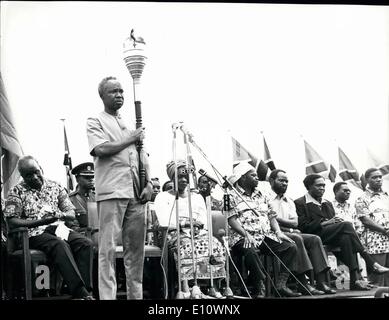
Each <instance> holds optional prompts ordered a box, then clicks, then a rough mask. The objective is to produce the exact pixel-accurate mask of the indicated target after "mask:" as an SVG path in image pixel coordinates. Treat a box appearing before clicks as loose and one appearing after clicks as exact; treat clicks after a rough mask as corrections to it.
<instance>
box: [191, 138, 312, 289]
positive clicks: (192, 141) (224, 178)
mask: <svg viewBox="0 0 389 320" xmlns="http://www.w3.org/2000/svg"><path fill="white" fill-rule="evenodd" d="M190 138H191V143H192V145H193V146H195V148H196V149H197V150H198V151H199V152H200V154H201V155H202V156H203V157H204V159H205V160H206V161H207V162H208V163H209V164H210V165H211V166H212V168H213V170H214V171H215V173H216V174H217V175H219V176H220V177H223V176H222V175H221V174H220V172H219V171H218V170H217V169H216V168H215V166H214V165H213V164H212V163H211V161H210V160H209V159H208V157H207V156H206V154H205V153H204V151H203V150H202V149H201V148H200V147H199V146H198V145H197V144H196V142H195V141H194V140H193V136H190ZM219 176H218V178H219ZM223 180H224V185H225V189H226V191H227V187H230V188H231V190H233V191H234V192H235V194H236V195H237V196H238V197H239V198H240V200H242V202H244V203H245V205H246V206H247V207H248V208H249V209H250V210H251V211H252V212H253V213H254V214H255V215H256V216H259V214H258V212H257V211H256V210H255V209H253V208H252V207H251V206H250V205H249V204H248V203H247V201H246V200H245V199H244V198H243V197H242V195H241V194H240V192H239V191H238V190H236V188H235V187H234V186H233V185H232V183H231V182H230V181H228V179H227V178H226V177H223ZM226 221H228V220H227V218H226ZM227 225H228V222H226V226H227ZM226 230H228V228H226ZM227 232H228V231H227ZM263 243H264V244H265V246H266V247H267V249H268V250H269V251H270V252H271V254H272V255H273V256H274V257H276V259H277V260H278V262H279V263H280V264H281V266H283V267H284V268H285V270H286V271H287V272H288V273H289V274H290V275H291V276H292V277H293V278H294V279H295V280H296V282H297V283H298V284H299V285H301V286H303V287H305V286H304V285H303V284H302V283H301V282H300V281H299V280H298V279H297V277H296V276H295V275H294V274H293V272H292V271H291V270H290V269H289V268H288V267H287V266H286V265H285V263H283V262H282V260H281V258H280V257H279V256H278V255H277V254H276V253H275V252H274V251H273V250H272V249H271V248H270V247H269V245H267V244H266V242H263ZM231 260H232V259H231ZM227 266H228V264H227ZM226 280H227V278H226ZM275 290H276V291H277V289H276V288H275ZM277 294H278V295H280V294H279V293H278V291H277ZM310 295H312V294H310Z"/></svg>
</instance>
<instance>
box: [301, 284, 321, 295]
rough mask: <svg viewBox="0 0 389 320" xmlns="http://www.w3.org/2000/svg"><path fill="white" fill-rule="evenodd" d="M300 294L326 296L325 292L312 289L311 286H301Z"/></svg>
mask: <svg viewBox="0 0 389 320" xmlns="http://www.w3.org/2000/svg"><path fill="white" fill-rule="evenodd" d="M299 292H301V294H302V295H303V296H310V295H312V296H320V295H322V294H324V291H321V290H318V289H316V288H315V287H312V286H311V285H310V284H308V283H307V284H306V285H304V287H303V286H300V288H299Z"/></svg>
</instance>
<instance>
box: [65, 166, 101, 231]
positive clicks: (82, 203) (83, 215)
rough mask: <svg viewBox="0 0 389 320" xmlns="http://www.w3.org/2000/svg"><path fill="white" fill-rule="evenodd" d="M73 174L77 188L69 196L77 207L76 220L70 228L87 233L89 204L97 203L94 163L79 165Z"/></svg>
mask: <svg viewBox="0 0 389 320" xmlns="http://www.w3.org/2000/svg"><path fill="white" fill-rule="evenodd" d="M72 174H74V175H75V176H76V180H77V187H76V190H75V191H73V192H71V193H70V194H69V198H70V201H71V202H72V203H73V205H74V206H75V207H76V210H75V212H76V220H74V222H73V224H72V225H71V226H69V227H71V228H72V229H73V230H76V231H78V232H85V231H86V228H87V227H88V202H95V201H96V200H95V183H94V174H95V172H94V166H93V163H92V162H84V163H81V164H79V165H78V166H76V167H74V169H73V170H72Z"/></svg>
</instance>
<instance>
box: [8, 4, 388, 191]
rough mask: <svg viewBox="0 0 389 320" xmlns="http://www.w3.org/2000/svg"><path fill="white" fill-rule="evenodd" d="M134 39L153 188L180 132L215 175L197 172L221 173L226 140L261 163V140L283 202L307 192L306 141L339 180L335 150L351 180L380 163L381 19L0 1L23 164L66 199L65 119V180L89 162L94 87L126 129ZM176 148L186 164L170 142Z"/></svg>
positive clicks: (270, 8) (377, 13) (278, 7)
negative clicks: (141, 46)
mask: <svg viewBox="0 0 389 320" xmlns="http://www.w3.org/2000/svg"><path fill="white" fill-rule="evenodd" d="M132 28H133V29H134V30H135V35H137V36H142V37H143V38H144V39H145V41H146V46H145V54H146V56H147V62H146V66H145V69H144V72H143V75H142V79H141V85H140V86H141V91H142V98H141V101H142V112H143V124H144V126H145V127H146V140H145V147H146V149H147V151H148V152H149V154H150V163H151V169H152V175H153V176H157V177H159V178H160V180H161V181H162V183H163V182H164V181H166V180H168V178H167V175H166V172H165V166H166V163H168V162H169V161H170V160H172V159H173V148H172V146H173V133H172V124H173V123H176V122H179V121H182V122H183V123H184V124H185V126H186V127H187V128H188V130H189V131H190V132H192V134H193V139H194V141H195V142H196V144H197V145H198V146H199V147H200V148H201V149H202V150H203V152H204V153H205V154H206V156H207V159H205V158H203V157H202V156H201V155H200V153H199V152H198V151H197V149H196V148H195V147H194V146H190V148H191V151H192V154H193V157H194V161H195V165H196V167H197V169H200V168H203V169H204V170H205V171H207V172H209V173H210V174H212V175H214V174H213V172H212V169H211V167H210V165H209V163H208V161H210V162H211V163H212V164H213V165H214V166H215V167H216V168H217V170H218V171H219V172H220V173H221V174H222V175H229V174H230V173H231V171H232V144H231V135H232V136H234V137H235V138H236V139H237V140H238V141H239V142H240V143H241V144H242V145H243V146H244V147H245V148H247V149H248V150H249V151H250V152H251V153H253V154H255V155H258V157H259V158H261V157H262V155H263V147H262V135H261V132H263V134H264V136H265V138H266V141H267V144H268V147H269V149H270V153H271V155H272V158H273V160H274V162H275V165H276V167H278V168H282V169H285V170H286V171H287V172H288V174H289V180H290V185H289V193H290V195H291V196H292V197H294V198H295V197H298V196H301V195H302V194H303V193H304V192H305V190H304V187H303V185H302V179H303V178H304V175H305V154H304V145H303V138H304V139H306V140H307V141H308V142H309V143H310V144H311V145H312V146H313V147H314V148H315V149H316V151H317V152H318V153H319V154H320V155H321V156H322V157H324V159H325V160H326V161H327V162H329V163H332V164H334V166H335V167H336V168H338V159H337V147H338V146H340V147H341V148H342V149H343V151H344V152H345V153H346V154H347V156H348V157H349V158H350V159H351V161H352V162H353V163H354V165H355V166H356V167H357V169H358V170H359V171H360V172H363V171H364V170H366V169H367V168H368V167H370V166H372V164H371V163H369V158H368V156H367V148H368V149H370V151H371V152H372V153H373V154H375V155H376V156H377V157H378V158H379V159H381V161H383V162H386V163H387V162H388V159H389V150H388V145H389V144H388V136H389V128H388V123H389V121H388V120H389V111H388V106H389V8H388V7H382V6H367V5H362V6H360V5H352V6H351V5H297V4H292V5H290V4H289V5H288V4H238V3H236V4H234V3H224V4H222V3H152V2H150V3H144V2H142V3H141V2H139V3H137V2H128V3H125V2H116V3H108V2H32V1H31V2H30V1H29V2H7V1H2V2H1V72H2V76H3V80H4V84H5V87H6V91H7V96H8V100H9V103H10V106H11V108H12V111H13V115H14V118H15V122H16V123H15V125H16V128H17V132H18V136H19V140H20V142H21V144H22V148H23V150H24V153H25V154H31V155H33V156H34V157H36V158H37V159H38V161H39V162H40V164H41V165H42V167H43V169H44V172H45V176H46V177H48V178H50V179H53V180H56V181H59V182H60V183H62V184H64V185H66V182H65V181H66V180H65V168H64V166H63V165H62V162H63V156H64V142H63V123H62V122H61V120H60V119H62V118H65V119H66V121H65V124H66V130H67V135H68V140H69V146H70V154H71V157H72V161H73V166H75V165H77V164H79V163H81V162H84V161H92V157H91V156H90V155H89V151H88V142H87V137H86V119H87V117H88V116H91V115H94V114H97V113H98V112H100V111H102V110H103V104H102V101H101V99H100V98H99V96H98V93H97V86H98V83H99V82H100V80H101V79H102V78H103V77H105V76H109V75H112V76H116V77H117V78H118V79H119V81H120V82H121V83H122V86H123V88H124V95H125V103H124V105H123V107H122V109H121V113H122V115H123V118H124V119H127V121H128V124H129V125H130V126H134V125H135V109H134V103H133V89H132V78H131V76H130V74H129V72H128V70H127V69H126V66H125V64H124V61H123V52H122V51H123V50H122V48H123V41H124V40H125V39H126V38H127V37H128V36H129V34H130V30H131V29H132ZM175 142H176V146H177V158H183V157H185V155H186V153H185V150H186V149H185V146H184V143H183V136H182V134H181V133H179V134H178V135H177V138H176V140H175ZM338 179H339V178H338ZM327 189H329V188H327ZM328 196H331V193H328Z"/></svg>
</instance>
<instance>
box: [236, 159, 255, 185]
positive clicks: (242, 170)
mask: <svg viewBox="0 0 389 320" xmlns="http://www.w3.org/2000/svg"><path fill="white" fill-rule="evenodd" d="M250 170H254V171H255V168H254V167H253V166H252V165H251V164H249V163H248V162H247V161H242V162H240V163H239V164H238V165H236V166H235V167H234V169H233V170H232V171H233V175H234V176H235V177H234V178H235V179H236V180H235V181H238V180H239V179H240V178H241V177H242V176H243V175H245V174H246V173H247V172H249V171H250Z"/></svg>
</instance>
